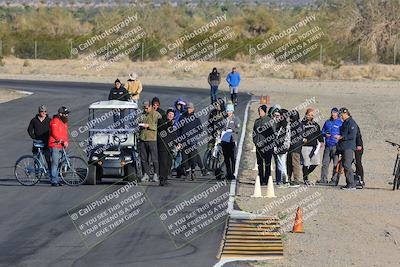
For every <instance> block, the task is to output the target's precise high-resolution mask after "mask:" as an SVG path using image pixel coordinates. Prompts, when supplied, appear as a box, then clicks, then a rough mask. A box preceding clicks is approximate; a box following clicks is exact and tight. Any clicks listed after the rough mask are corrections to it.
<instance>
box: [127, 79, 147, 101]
mask: <svg viewBox="0 0 400 267" xmlns="http://www.w3.org/2000/svg"><path fill="white" fill-rule="evenodd" d="M125 88H126V90H127V91H128V92H129V95H130V96H129V101H132V102H136V103H137V102H138V101H139V99H140V93H141V92H142V90H143V86H142V83H141V82H140V81H139V80H138V76H137V74H136V73H134V72H133V73H131V74H129V79H128V81H127V82H126V83H125Z"/></svg>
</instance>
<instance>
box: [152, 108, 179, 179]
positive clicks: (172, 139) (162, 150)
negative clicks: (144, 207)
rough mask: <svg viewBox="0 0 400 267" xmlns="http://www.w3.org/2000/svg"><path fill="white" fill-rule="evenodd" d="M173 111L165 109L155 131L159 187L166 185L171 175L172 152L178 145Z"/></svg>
mask: <svg viewBox="0 0 400 267" xmlns="http://www.w3.org/2000/svg"><path fill="white" fill-rule="evenodd" d="M174 114H175V113H174V109H173V108H169V109H167V112H166V115H165V117H163V118H161V123H159V126H158V130H157V149H158V159H159V161H158V163H159V170H160V185H161V186H164V185H166V184H167V180H168V177H169V176H170V175H171V166H172V159H173V150H174V149H176V146H177V145H178V143H177V140H178V134H177V131H176V130H175V129H174Z"/></svg>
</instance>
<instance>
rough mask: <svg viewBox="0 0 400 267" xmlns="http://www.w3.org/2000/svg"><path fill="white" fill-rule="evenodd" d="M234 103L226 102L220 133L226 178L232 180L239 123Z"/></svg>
mask: <svg viewBox="0 0 400 267" xmlns="http://www.w3.org/2000/svg"><path fill="white" fill-rule="evenodd" d="M234 109H235V108H234V105H233V104H231V103H230V104H228V105H227V106H226V114H227V118H226V122H225V125H224V128H223V131H222V133H221V147H222V153H223V155H224V162H225V167H226V179H227V180H233V179H236V177H235V148H236V142H237V135H238V133H239V128H240V123H239V119H238V118H236V117H235V115H234Z"/></svg>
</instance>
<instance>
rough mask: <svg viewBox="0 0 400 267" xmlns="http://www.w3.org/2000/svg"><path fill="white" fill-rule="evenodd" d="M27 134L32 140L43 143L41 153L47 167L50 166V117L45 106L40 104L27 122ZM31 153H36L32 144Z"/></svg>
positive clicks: (36, 150)
mask: <svg viewBox="0 0 400 267" xmlns="http://www.w3.org/2000/svg"><path fill="white" fill-rule="evenodd" d="M27 131H28V134H29V136H30V137H31V138H32V140H33V142H39V143H43V144H44V145H45V147H44V148H43V149H42V152H43V155H44V157H45V159H46V162H47V167H48V168H50V166H51V162H50V150H49V146H48V143H49V136H50V118H49V116H48V115H47V108H46V107H45V106H44V105H41V106H40V107H39V110H38V114H36V116H35V117H34V118H32V120H31V121H30V123H29V126H28V129H27ZM32 153H33V155H35V156H36V155H37V153H38V149H37V148H36V147H34V146H32Z"/></svg>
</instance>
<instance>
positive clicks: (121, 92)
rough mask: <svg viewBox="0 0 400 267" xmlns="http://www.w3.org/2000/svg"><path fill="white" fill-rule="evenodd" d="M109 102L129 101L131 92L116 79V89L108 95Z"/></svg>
mask: <svg viewBox="0 0 400 267" xmlns="http://www.w3.org/2000/svg"><path fill="white" fill-rule="evenodd" d="M108 100H120V101H128V100H129V92H128V91H127V90H126V89H125V87H123V86H122V84H121V81H120V80H119V79H116V80H115V82H114V87H113V88H111V89H110V93H109V94H108Z"/></svg>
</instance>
